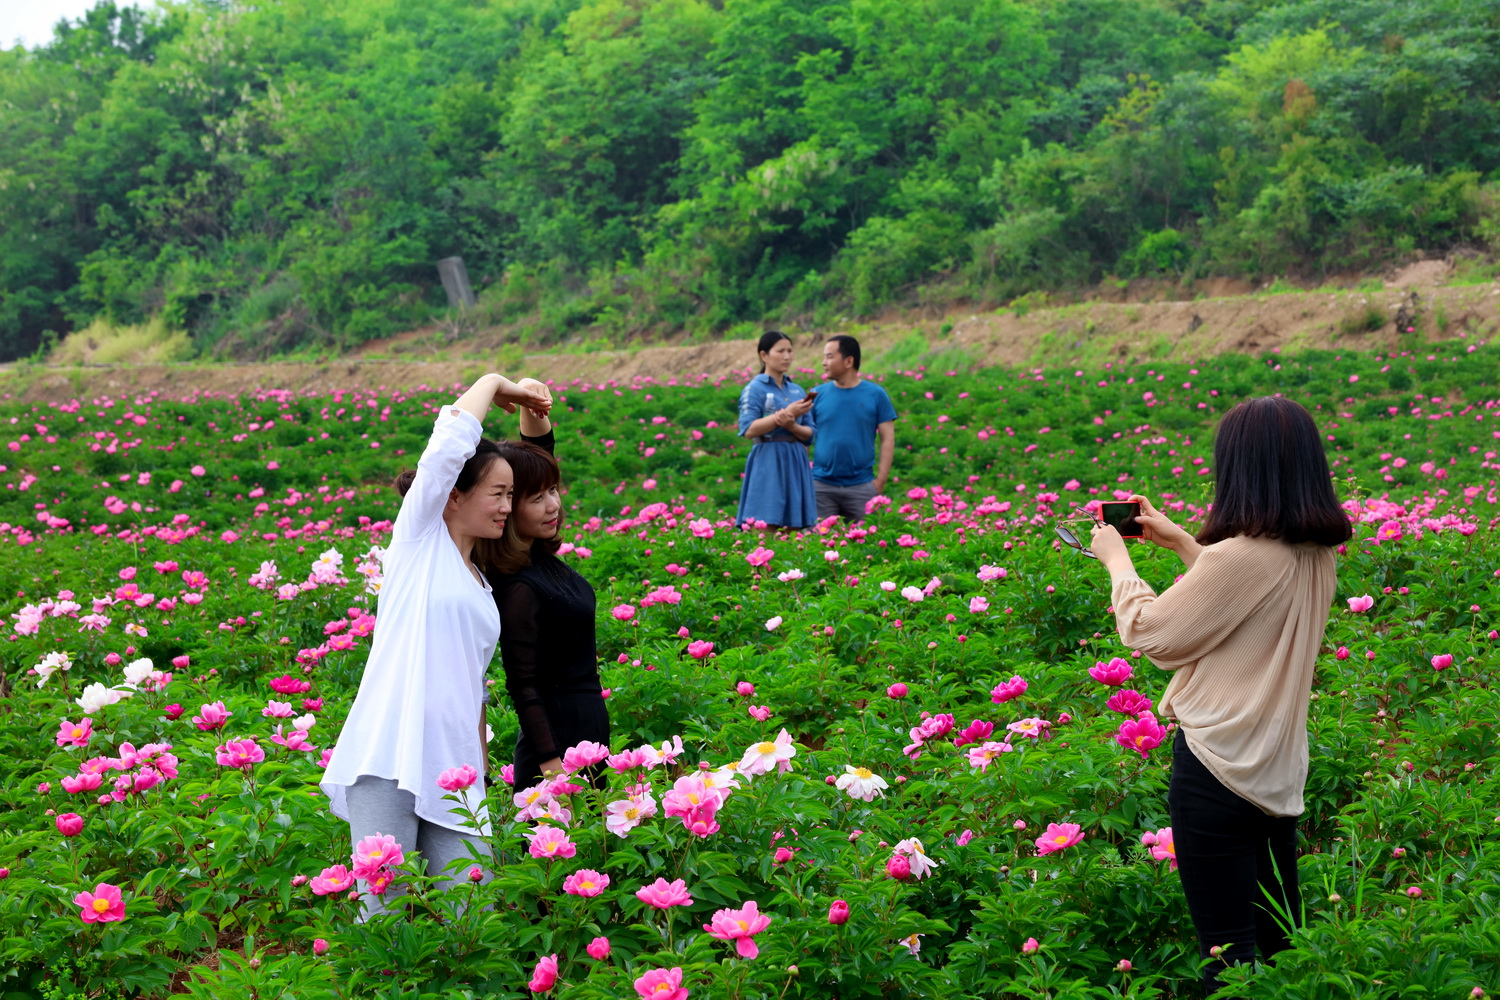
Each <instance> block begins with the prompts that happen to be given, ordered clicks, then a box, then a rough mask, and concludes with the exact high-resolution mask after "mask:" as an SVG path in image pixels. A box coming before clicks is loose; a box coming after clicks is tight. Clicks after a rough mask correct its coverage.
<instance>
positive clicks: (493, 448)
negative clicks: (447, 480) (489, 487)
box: [391, 438, 503, 497]
mask: <svg viewBox="0 0 1500 1000" xmlns="http://www.w3.org/2000/svg"><path fill="white" fill-rule="evenodd" d="M501 457H503V456H502V455H501V454H500V445H499V443H498V442H495V441H491V440H490V439H489V438H480V439H479V444H478V445H476V446H475V448H474V454H473V455H472V456H471V457H470V458H469V460H468V461H467V462H465V463H464V467H463V468H462V469H459V470H458V481H457V482H455V483H454V484H453V488H454V489H455V490H458V492H460V493H467V492H469V491H470V490H472V489H473V488H474V487H475V486H476V485H478V483H479V481H480V480H481V479H483V478H484V474H485V473H486V472H489V471H490V465H491V463H493V462H494V461H495V459H497V458H501ZM416 478H417V474H416V472H414V471H412V470H411V469H408V470H406V471H405V472H403V473H401V474H400V475H399V476H397V477H396V481H395V482H394V483H392V484H391V485H392V486H394V487H396V492H397V493H399V494H401V495H402V496H403V497H404V496H406V491H407V490H409V489H411V484H412V483H413V482H415V481H416Z"/></svg>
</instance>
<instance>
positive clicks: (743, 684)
mask: <svg viewBox="0 0 1500 1000" xmlns="http://www.w3.org/2000/svg"><path fill="white" fill-rule="evenodd" d="M734 690H735V693H736V694H738V695H739V696H740V697H741V698H749V697H751V696H752V695H754V694H755V685H754V684H751V683H750V682H749V681H740V682H739V683H738V684H736V685H735V686H734Z"/></svg>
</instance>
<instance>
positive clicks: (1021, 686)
mask: <svg viewBox="0 0 1500 1000" xmlns="http://www.w3.org/2000/svg"><path fill="white" fill-rule="evenodd" d="M1025 693H1026V682H1025V681H1024V680H1022V679H1021V677H1020V676H1019V675H1013V676H1012V677H1011V679H1010V680H1008V681H1001V682H1000V683H999V684H996V685H995V686H994V687H992V688H991V689H990V701H992V702H994V703H995V704H996V705H1000V704H1003V703H1005V702H1007V701H1010V700H1011V699H1012V698H1019V697H1021V695H1023V694H1025Z"/></svg>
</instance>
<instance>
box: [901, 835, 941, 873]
mask: <svg viewBox="0 0 1500 1000" xmlns="http://www.w3.org/2000/svg"><path fill="white" fill-rule="evenodd" d="M896 856H897V857H904V858H906V861H907V864H908V865H909V866H910V868H911V873H912V874H913V875H915V876H916V877H917V878H919V879H923V878H926V877H927V876H928V875H931V874H932V872H933V870H934V869H935V868H937V866H938V862H937V860H936V859H934V858H930V857H928V856H927V852H926V850H924V849H923V847H922V842H921V841H920V840H918V839H917V838H915V837H909V838H907V839H906V840H903V841H901V842H899V843H898V844H896Z"/></svg>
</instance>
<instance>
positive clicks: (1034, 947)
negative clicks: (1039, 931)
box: [1021, 937, 1042, 955]
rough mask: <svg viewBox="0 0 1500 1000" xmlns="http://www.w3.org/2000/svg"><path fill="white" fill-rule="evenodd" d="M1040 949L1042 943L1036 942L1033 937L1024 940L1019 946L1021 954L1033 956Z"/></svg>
mask: <svg viewBox="0 0 1500 1000" xmlns="http://www.w3.org/2000/svg"><path fill="white" fill-rule="evenodd" d="M1041 947H1042V943H1041V942H1040V941H1038V940H1037V939H1036V938H1034V937H1029V938H1027V939H1026V943H1025V944H1023V945H1021V954H1023V955H1035V954H1036V953H1037V952H1038V951H1039V950H1041Z"/></svg>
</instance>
